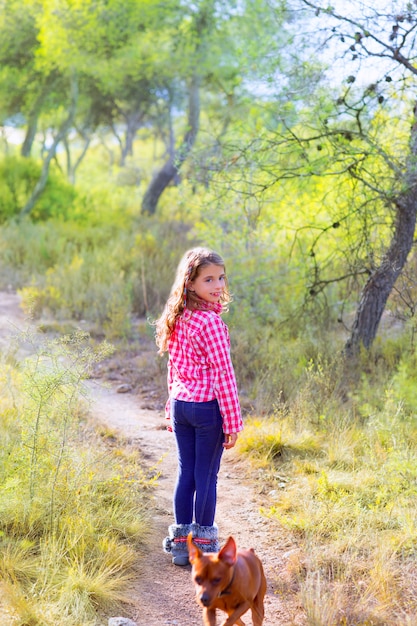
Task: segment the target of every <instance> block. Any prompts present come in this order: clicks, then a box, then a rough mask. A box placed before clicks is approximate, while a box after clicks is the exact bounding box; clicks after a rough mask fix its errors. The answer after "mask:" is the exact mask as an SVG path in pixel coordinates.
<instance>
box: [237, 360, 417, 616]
mask: <svg viewBox="0 0 417 626" xmlns="http://www.w3.org/2000/svg"><path fill="white" fill-rule="evenodd" d="M308 367H309V368H310V369H311V365H309V366H308ZM322 375H323V376H326V375H327V376H329V377H332V379H333V377H334V372H332V371H330V370H327V374H326V371H324V372H322ZM372 375H374V376H375V370H374V371H373V372H372V373H370V374H369V375H368V377H367V379H366V380H365V379H364V380H363V381H362V383H360V384H359V385H358V386H356V388H355V393H354V394H352V395H351V399H350V400H349V401H346V402H345V403H344V404H343V403H339V405H338V406H337V405H335V409H337V410H334V412H333V411H332V409H325V411H324V413H323V417H322V419H319V420H317V411H316V410H315V407H317V404H318V403H319V404H320V403H321V406H322V407H326V404H328V400H329V394H328V393H327V392H326V393H325V394H323V396H322V397H320V395H317V393H315V394H314V398H312V399H310V397H309V394H310V393H311V386H310V384H309V382H308V381H309V376H307V377H306V378H305V380H306V384H305V386H304V387H302V386H301V387H300V390H299V394H300V396H303V397H302V398H298V400H297V402H294V403H293V405H292V406H291V405H287V406H285V407H281V408H279V409H277V410H276V411H275V412H274V414H272V415H270V416H269V417H262V418H256V417H252V418H249V419H247V422H246V427H245V430H244V431H243V433H242V434H241V436H240V438H239V440H238V445H239V447H240V448H239V449H240V451H241V452H242V453H244V454H246V455H248V456H249V458H250V459H251V462H252V464H253V465H255V466H256V467H257V468H258V472H259V475H260V477H261V480H262V482H263V484H264V485H265V482H266V484H267V487H266V488H265V486H264V489H263V491H264V492H265V491H266V492H268V493H269V494H272V495H271V496H270V497H269V498H268V499H267V500H266V501H265V505H264V507H263V514H264V515H265V516H267V517H270V518H271V519H274V520H275V521H277V522H278V523H279V524H280V525H281V526H282V527H283V528H285V529H287V532H288V533H289V534H290V535H291V536H292V538H293V540H295V541H296V544H297V546H298V548H297V551H295V552H294V551H292V552H291V554H289V555H288V558H287V565H286V567H287V570H286V572H285V577H287V578H288V577H289V578H290V580H291V581H292V583H291V584H292V586H293V587H295V588H297V589H298V593H299V597H300V601H301V604H302V606H303V608H304V611H305V614H306V618H307V623H308V624H309V626H343V625H344V626H348V625H349V626H350V625H351V626H353V625H354V626H371V625H373V626H375V625H377V626H387V625H394V624H395V625H396V626H406V625H409V624H412V623H414V622H413V620H415V615H416V614H417V594H416V593H415V589H414V587H412V586H410V580H416V576H417V566H416V561H415V557H416V545H417V521H416V520H417V504H416V502H417V498H416V496H417V464H416V462H415V459H416V455H417V440H416V432H417V422H416V419H415V413H414V411H413V410H412V409H411V405H410V404H408V409H407V410H406V409H405V408H404V407H405V403H404V402H402V400H401V390H400V388H398V387H397V390H396V393H395V394H393V393H392V391H391V389H392V386H391V384H390V381H389V380H388V379H386V380H385V384H386V385H387V387H386V393H385V394H383V401H382V402H381V388H382V386H381V380H380V379H379V381H378V380H376V379H375V378H374V379H373V380H372ZM373 385H374V387H373ZM324 388H325V386H324ZM372 388H374V395H375V398H374V397H373V394H371V393H370V389H372ZM376 390H378V393H375V391H376ZM316 392H317V389H316ZM364 398H366V402H364ZM300 406H302V407H303V411H300ZM309 409H310V410H309Z"/></svg>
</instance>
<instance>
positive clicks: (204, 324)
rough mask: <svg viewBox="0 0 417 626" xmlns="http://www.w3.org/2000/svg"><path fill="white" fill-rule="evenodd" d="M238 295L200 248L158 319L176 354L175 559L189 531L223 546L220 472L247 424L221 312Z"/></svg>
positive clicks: (167, 543)
mask: <svg viewBox="0 0 417 626" xmlns="http://www.w3.org/2000/svg"><path fill="white" fill-rule="evenodd" d="M230 300H231V297H230V294H229V291H228V287H227V279H226V271H225V265H224V262H223V259H222V258H221V257H220V256H219V255H218V254H217V253H216V252H213V251H212V250H208V249H206V248H194V249H192V250H189V251H188V252H186V253H185V255H184V256H183V258H182V260H181V262H180V264H179V266H178V270H177V275H176V278H175V282H174V284H173V286H172V289H171V294H170V296H169V298H168V301H167V303H166V305H165V309H164V311H163V313H162V315H161V317H160V318H159V319H158V320H157V322H156V343H157V345H158V347H159V353H160V354H163V353H164V352H166V351H168V354H169V359H168V391H169V398H168V402H167V405H166V416H167V418H168V419H170V423H171V426H170V427H168V428H169V430H172V431H173V432H174V435H175V440H176V445H177V454H178V477H177V483H176V486H175V491H174V516H175V524H172V525H171V526H170V527H169V529H168V531H169V537H166V539H165V540H164V542H163V547H164V550H165V552H168V553H171V554H172V562H173V563H174V564H175V565H187V564H188V550H187V544H186V539H187V535H188V533H189V532H192V533H193V537H194V541H195V542H196V543H197V544H199V545H200V547H202V549H203V550H204V551H205V552H217V551H218V550H219V541H218V531H217V525H216V524H215V522H214V516H215V511H216V499H217V474H218V471H219V468H220V460H221V456H222V453H223V450H224V449H225V448H226V449H229V448H233V446H234V445H235V443H236V440H237V436H238V432H239V431H241V430H242V428H243V424H242V417H241V411H240V405H239V399H238V394H237V387H236V379H235V374H234V371H233V365H232V362H231V359H230V339H229V332H228V329H227V326H226V324H225V323H224V322H223V321H222V319H221V317H220V314H221V313H222V311H224V310H225V309H226V305H227V303H228V302H230Z"/></svg>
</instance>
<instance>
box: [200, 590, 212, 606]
mask: <svg viewBox="0 0 417 626" xmlns="http://www.w3.org/2000/svg"><path fill="white" fill-rule="evenodd" d="M200 602H201V604H202V605H203V606H210V598H209V596H208V594H207V593H202V594H201V596H200Z"/></svg>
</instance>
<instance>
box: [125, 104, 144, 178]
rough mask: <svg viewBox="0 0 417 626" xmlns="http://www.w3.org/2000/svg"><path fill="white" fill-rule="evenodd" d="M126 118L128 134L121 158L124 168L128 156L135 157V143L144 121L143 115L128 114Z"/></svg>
mask: <svg viewBox="0 0 417 626" xmlns="http://www.w3.org/2000/svg"><path fill="white" fill-rule="evenodd" d="M124 117H125V119H126V133H125V142H124V145H123V143H122V142H121V148H122V151H121V156H120V167H124V166H125V165H126V159H127V157H128V156H133V142H134V140H135V137H136V133H137V132H138V129H139V128H140V126H141V124H142V120H143V115H142V114H141V113H130V114H129V113H128V114H126V115H125V116H124Z"/></svg>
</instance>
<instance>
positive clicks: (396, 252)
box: [345, 104, 417, 356]
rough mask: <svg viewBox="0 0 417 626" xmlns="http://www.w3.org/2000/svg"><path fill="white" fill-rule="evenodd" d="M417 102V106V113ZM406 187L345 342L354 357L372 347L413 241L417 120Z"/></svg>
mask: <svg viewBox="0 0 417 626" xmlns="http://www.w3.org/2000/svg"><path fill="white" fill-rule="evenodd" d="M416 112H417V104H416V107H415V108H414V115H415V116H416ZM404 178H405V180H404V185H405V189H404V191H403V192H402V194H401V195H400V196H399V197H398V198H397V200H396V202H395V207H396V218H395V224H394V229H393V236H392V240H391V243H390V246H389V248H388V251H387V254H386V256H385V257H384V259H383V261H382V263H381V265H380V266H379V267H378V268H377V269H376V270H375V272H374V273H373V274H372V275H371V276H370V277H369V280H368V282H367V283H366V285H365V287H364V289H363V291H362V295H361V298H360V301H359V306H358V309H357V311H356V316H355V320H354V322H353V326H352V330H351V334H350V337H349V339H348V341H347V342H346V345H345V353H346V355H347V356H354V355H355V354H357V353H358V351H359V350H360V347H361V346H362V345H363V346H364V347H365V348H366V349H369V348H370V347H371V345H372V343H373V341H374V339H375V336H376V333H377V330H378V326H379V323H380V321H381V317H382V314H383V312H384V309H385V305H386V303H387V300H388V298H389V296H390V294H391V291H392V289H393V287H394V283H395V281H396V280H397V278H398V276H399V274H400V273H401V271H402V269H403V267H404V265H405V263H406V261H407V257H408V254H409V252H410V250H411V248H412V245H413V241H414V231H415V227H416V214H417V122H416V123H415V124H414V126H413V127H412V129H411V138H410V155H409V158H408V162H407V170H406V173H405V177H404Z"/></svg>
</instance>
